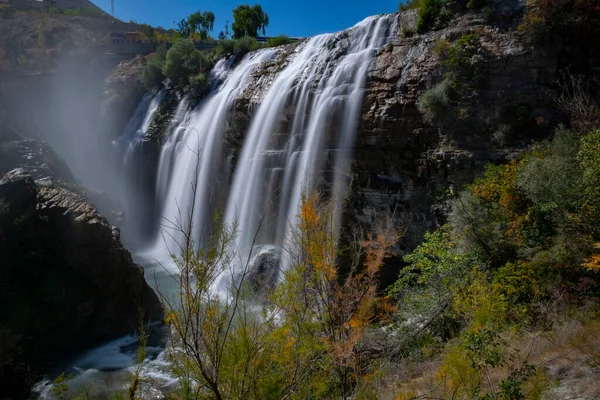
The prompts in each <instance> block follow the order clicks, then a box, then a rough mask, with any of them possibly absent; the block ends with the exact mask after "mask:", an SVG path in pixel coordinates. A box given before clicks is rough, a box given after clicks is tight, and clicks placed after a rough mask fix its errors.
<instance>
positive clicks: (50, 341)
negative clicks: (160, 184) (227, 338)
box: [0, 144, 162, 398]
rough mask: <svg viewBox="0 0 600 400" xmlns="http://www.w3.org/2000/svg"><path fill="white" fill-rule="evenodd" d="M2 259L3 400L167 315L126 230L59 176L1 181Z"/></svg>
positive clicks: (23, 175)
mask: <svg viewBox="0 0 600 400" xmlns="http://www.w3.org/2000/svg"><path fill="white" fill-rule="evenodd" d="M37 145H40V144H37ZM37 145H36V146H37ZM42 171H43V169H42ZM39 172H40V170H39V169H37V170H36V169H34V175H36V176H40V175H39ZM0 259H1V260H2V262H1V263H0V277H1V279H0V309H1V310H2V311H1V312H0V332H1V334H0V337H1V338H2V340H1V341H0V382H2V383H1V384H0V386H1V387H2V390H1V391H2V393H1V395H0V398H24V397H26V396H27V393H28V391H29V388H30V387H31V384H32V383H33V382H34V380H35V379H37V377H38V376H39V374H40V373H42V372H44V371H45V370H46V369H47V368H48V367H49V366H51V365H52V363H54V362H56V361H57V360H59V359H64V358H65V357H68V356H69V355H70V354H72V353H73V352H75V351H78V350H81V349H83V348H84V347H88V346H92V345H93V344H95V343H98V342H100V341H104V340H108V339H111V338H115V337H118V336H121V335H124V334H127V333H129V332H132V331H133V330H135V329H136V328H138V327H139V325H140V323H141V322H140V321H141V319H140V318H143V319H144V320H145V321H148V320H160V319H161V318H162V309H161V305H160V302H159V300H158V297H157V296H156V294H155V293H154V292H153V290H152V289H151V288H150V287H149V286H148V284H147V283H146V281H145V280H144V272H143V269H142V268H141V267H140V266H139V265H137V264H135V263H134V262H133V261H132V258H131V254H130V253H129V251H127V250H126V249H125V248H123V246H122V244H121V241H120V238H119V230H118V229H117V228H115V227H112V226H111V225H110V224H109V222H108V221H107V220H106V218H104V217H103V216H101V215H100V214H99V213H98V211H97V210H96V208H94V207H93V206H92V205H91V204H89V203H88V202H87V201H86V200H85V199H84V198H83V197H82V196H80V195H79V194H76V193H74V192H72V191H70V190H69V189H67V188H66V186H65V184H64V183H59V182H58V181H54V180H53V178H51V177H45V178H44V179H40V180H37V181H34V178H33V177H32V174H30V173H29V172H27V171H25V170H23V169H16V170H13V171H11V172H9V173H7V174H6V175H5V176H4V178H2V179H1V180H0ZM7 396H8V397H7Z"/></svg>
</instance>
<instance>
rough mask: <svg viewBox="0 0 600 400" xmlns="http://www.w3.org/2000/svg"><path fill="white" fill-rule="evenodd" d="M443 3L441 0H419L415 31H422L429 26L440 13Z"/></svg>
mask: <svg viewBox="0 0 600 400" xmlns="http://www.w3.org/2000/svg"><path fill="white" fill-rule="evenodd" d="M444 3H445V2H444V1H443V0H419V17H418V19H417V32H419V33H422V32H425V31H426V30H427V29H429V28H431V26H432V25H433V23H434V22H435V19H436V18H437V17H438V16H439V15H440V12H441V10H442V6H443V5H444Z"/></svg>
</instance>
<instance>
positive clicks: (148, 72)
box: [142, 59, 165, 90]
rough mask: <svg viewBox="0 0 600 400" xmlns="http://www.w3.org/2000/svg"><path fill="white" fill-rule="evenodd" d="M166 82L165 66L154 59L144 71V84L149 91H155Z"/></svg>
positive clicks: (147, 64)
mask: <svg viewBox="0 0 600 400" xmlns="http://www.w3.org/2000/svg"><path fill="white" fill-rule="evenodd" d="M164 80H165V75H164V74H163V64H162V63H161V62H160V61H159V60H156V59H152V60H150V61H148V62H147V63H146V65H145V66H144V69H143V70H142V83H143V84H144V87H146V89H148V90H154V89H157V88H159V87H160V86H161V85H162V82H163V81H164Z"/></svg>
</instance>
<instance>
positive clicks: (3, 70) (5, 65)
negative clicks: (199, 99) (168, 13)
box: [0, 0, 141, 74]
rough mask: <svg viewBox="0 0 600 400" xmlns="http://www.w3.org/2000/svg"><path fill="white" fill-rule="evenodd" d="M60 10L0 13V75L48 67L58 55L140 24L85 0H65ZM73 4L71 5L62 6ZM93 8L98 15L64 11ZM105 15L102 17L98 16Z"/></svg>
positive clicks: (104, 40)
mask: <svg viewBox="0 0 600 400" xmlns="http://www.w3.org/2000/svg"><path fill="white" fill-rule="evenodd" d="M59 3H61V4H62V3H64V4H65V6H64V7H65V8H61V10H62V12H63V13H62V14H61V13H51V12H40V11H38V10H30V11H27V10H14V9H11V11H10V12H8V13H7V14H6V15H5V16H4V17H2V16H1V15H0V21H1V22H0V74H22V73H32V72H39V71H43V70H50V69H53V68H55V67H56V66H57V64H58V63H59V62H60V59H61V57H63V56H65V55H68V54H69V53H70V52H71V51H73V50H76V49H81V48H86V49H94V48H96V49H99V50H101V49H100V48H99V47H98V46H100V45H102V44H106V43H108V41H109V39H110V34H111V33H112V32H115V31H121V32H128V31H137V30H140V29H141V26H140V25H139V24H136V23H125V22H122V21H119V20H112V19H110V18H108V15H107V14H106V13H104V12H103V11H101V10H100V9H99V8H97V7H95V6H94V5H93V4H92V3H91V2H89V1H85V0H65V1H63V2H59ZM66 7H74V8H66ZM86 7H88V8H87V9H90V8H91V9H97V10H98V12H99V13H101V14H98V15H99V17H88V16H80V15H68V14H65V10H79V9H81V8H86ZM102 15H105V16H106V18H105V17H102Z"/></svg>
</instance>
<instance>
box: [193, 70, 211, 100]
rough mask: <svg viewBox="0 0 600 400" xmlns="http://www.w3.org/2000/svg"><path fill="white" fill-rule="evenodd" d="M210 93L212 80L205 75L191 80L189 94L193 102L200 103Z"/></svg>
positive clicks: (199, 75) (197, 75)
mask: <svg viewBox="0 0 600 400" xmlns="http://www.w3.org/2000/svg"><path fill="white" fill-rule="evenodd" d="M209 92H210V80H209V79H208V77H207V76H206V74H204V73H202V72H201V73H199V74H196V75H193V76H192V77H191V78H190V84H189V85H188V93H189V95H190V100H191V101H193V102H199V101H200V100H201V99H202V98H203V97H204V96H206V95H207V94H208V93H209Z"/></svg>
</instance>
